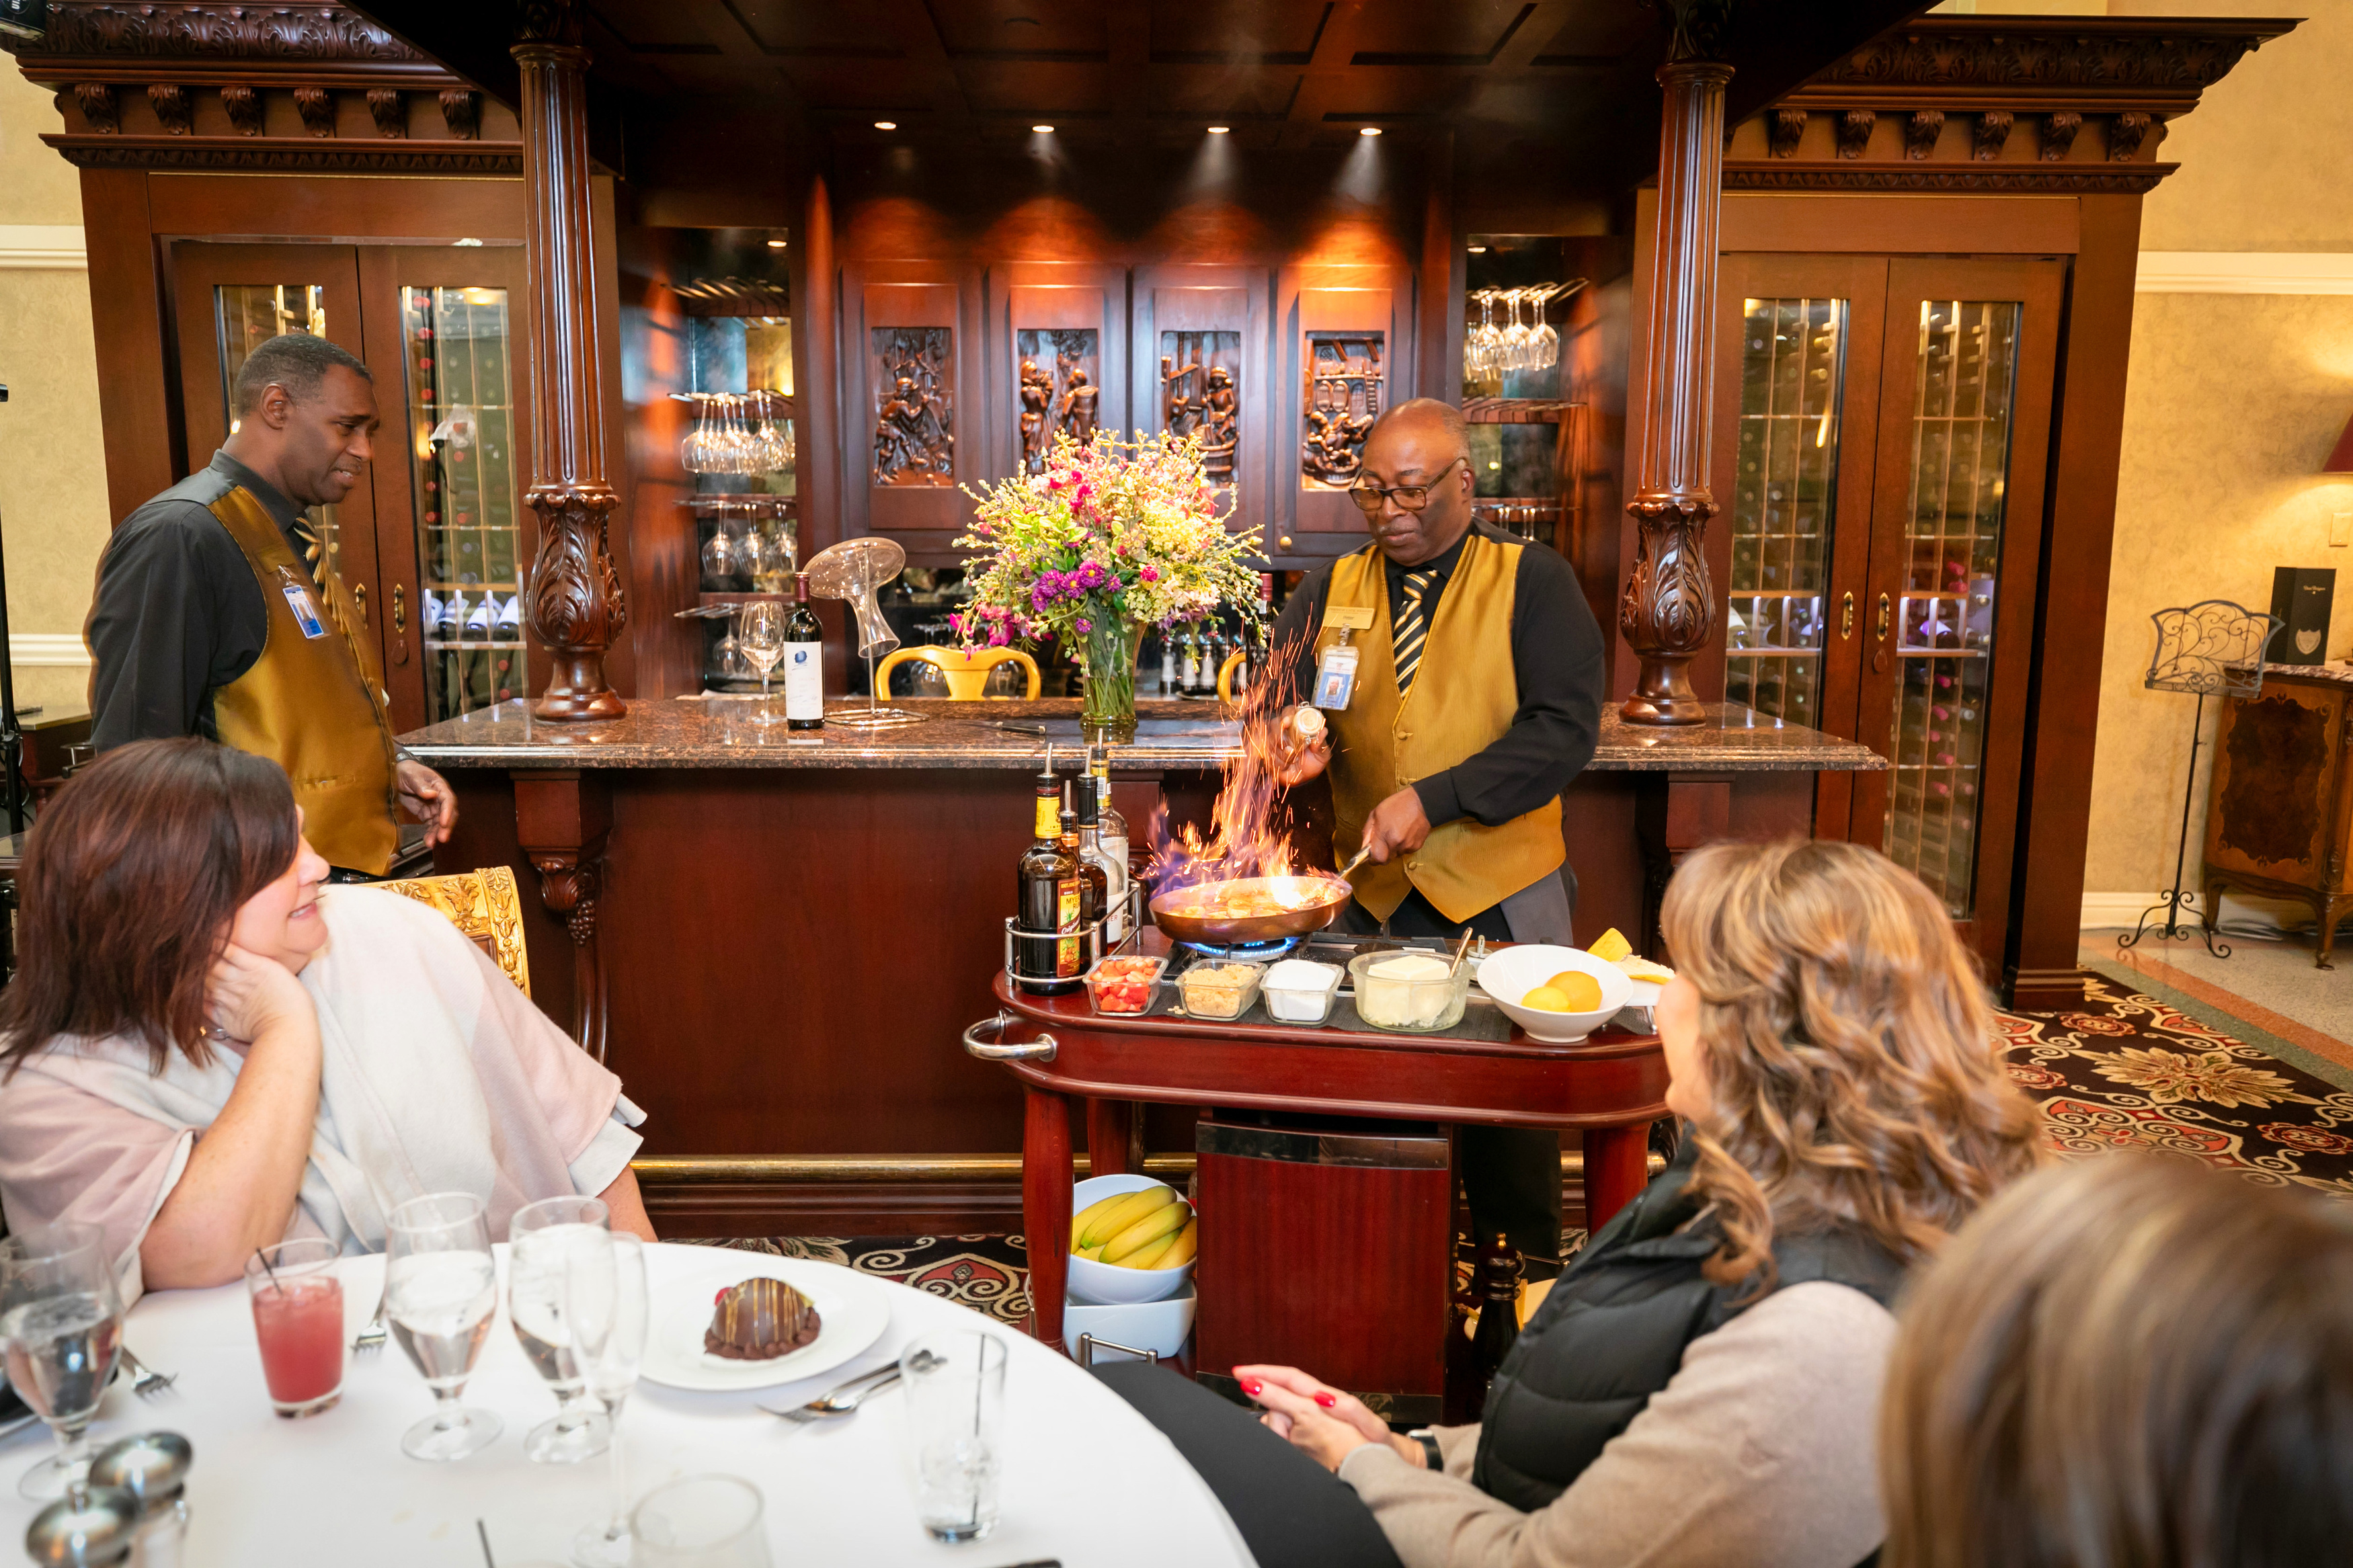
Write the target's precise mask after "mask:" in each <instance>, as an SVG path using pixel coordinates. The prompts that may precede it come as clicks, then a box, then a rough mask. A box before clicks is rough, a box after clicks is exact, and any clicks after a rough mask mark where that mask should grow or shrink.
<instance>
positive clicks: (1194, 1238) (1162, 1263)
mask: <svg viewBox="0 0 2353 1568" xmlns="http://www.w3.org/2000/svg"><path fill="white" fill-rule="evenodd" d="M1200 1246H1201V1216H1200V1215H1194V1216H1193V1217H1192V1218H1191V1219H1188V1220H1187V1221H1186V1222H1185V1228H1184V1229H1183V1230H1180V1231H1178V1232H1177V1233H1176V1240H1174V1241H1172V1242H1170V1243H1169V1244H1168V1250H1167V1251H1166V1252H1164V1253H1162V1254H1161V1255H1160V1258H1159V1260H1158V1261H1157V1262H1155V1263H1154V1264H1153V1267H1154V1268H1183V1267H1184V1266H1185V1265H1187V1263H1190V1262H1192V1261H1193V1255H1194V1253H1196V1252H1197V1251H1198V1250H1199V1249H1200Z"/></svg>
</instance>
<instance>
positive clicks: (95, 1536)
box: [25, 1481, 139, 1568]
mask: <svg viewBox="0 0 2353 1568" xmlns="http://www.w3.org/2000/svg"><path fill="white" fill-rule="evenodd" d="M138 1526H139V1500H138V1499H137V1498H135V1497H133V1496H132V1495H131V1493H130V1492H128V1491H126V1490H124V1489H122V1488H121V1487H94V1486H91V1485H90V1484H89V1483H87V1482H85V1481H76V1482H75V1483H74V1484H73V1485H72V1486H70V1487H69V1488H67V1489H66V1495H65V1496H63V1497H61V1498H59V1499H58V1500H57V1501H55V1502H53V1503H51V1504H49V1506H48V1507H47V1508H45V1509H43V1510H41V1511H40V1512H38V1513H37V1514H35V1515H34V1516H33V1522H32V1525H31V1527H30V1528H29V1529H27V1530H26V1531H25V1553H26V1556H28V1557H30V1558H32V1560H33V1561H34V1562H36V1563H41V1564H43V1565H44V1568H111V1565H113V1564H116V1563H128V1562H130V1560H131V1548H132V1543H133V1542H134V1539H135V1537H136V1533H137V1531H138Z"/></svg>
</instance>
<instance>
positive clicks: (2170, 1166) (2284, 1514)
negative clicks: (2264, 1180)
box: [1879, 1155, 2353, 1568]
mask: <svg viewBox="0 0 2353 1568" xmlns="http://www.w3.org/2000/svg"><path fill="white" fill-rule="evenodd" d="M1902 1318H1903V1326H1902V1328H1901V1330H1900V1331H1898V1333H1897V1336H1896V1342H1895V1353H1894V1357H1893V1358H1892V1359H1891V1361H1890V1362H1889V1363H1888V1368H1887V1392H1886V1397H1885V1399H1884V1401H1883V1404H1882V1405H1881V1406H1880V1429H1879V1452H1880V1474H1881V1479H1882V1482H1883V1489H1884V1492H1885V1496H1886V1503H1887V1551H1886V1554H1885V1562H1886V1563H1887V1568H2304V1565H2305V1564H2307V1563H2342V1562H2343V1561H2345V1558H2346V1555H2347V1552H2348V1544H2347V1543H2348V1542H2353V1213H2348V1210H2347V1208H2346V1206H2345V1205H2343V1204H2342V1203H2332V1202H2329V1201H2327V1199H2325V1198H2323V1197H2322V1196H2321V1195H2320V1194H2316V1193H2310V1192H2299V1191H2295V1190H2293V1189H2287V1188H2265V1187H2256V1186H2253V1185H2250V1184H2248V1183H2246V1182H2244V1181H2242V1180H2240V1179H2239V1178H2238V1177H2237V1176H2235V1175H2232V1174H2228V1173H2221V1172H2216V1171H2210V1170H2207V1169H2204V1168H2203V1167H2201V1166H2200V1165H2198V1164H2196V1163H2192V1162H2190V1161H2188V1160H2179V1159H2175V1158H2169V1157H2168V1158H2160V1157H2158V1156H2156V1155H2113V1156H2103V1157H2100V1158H2097V1159H2092V1160H2085V1161H2083V1162H2080V1163H2073V1164H2069V1165H2065V1166H2063V1167H2061V1168H2059V1169H2057V1170H2053V1171H2048V1172H2045V1173H2042V1174H2041V1175H2038V1176H2036V1177H2034V1178H2033V1179H2032V1180H2031V1181H2026V1182H2021V1183H2020V1184H2018V1185H2017V1186H2015V1187H2012V1188H2011V1189H2010V1191H2008V1192H2006V1193H2004V1194H2001V1196H2000V1197H1999V1198H1997V1199H1995V1200H1994V1201H1993V1202H1992V1203H1990V1204H1988V1205H1986V1206H1985V1207H1984V1208H1983V1209H1982V1210H1980V1211H1979V1212H1978V1215H1977V1217H1976V1218H1974V1219H1972V1220H1970V1221H1969V1223H1968V1225H1967V1226H1963V1227H1962V1230H1961V1233H1960V1235H1959V1236H1958V1237H1955V1238H1954V1241H1953V1245H1952V1246H1951V1247H1947V1248H1946V1249H1945V1252H1944V1254H1943V1255H1942V1256H1941V1257H1939V1258H1937V1259H1936V1262H1935V1263H1934V1264H1932V1265H1931V1266H1930V1267H1928V1268H1926V1269H1925V1270H1923V1271H1922V1274H1921V1276H1920V1279H1919V1280H1918V1281H1917V1283H1915V1285H1914V1287H1913V1288H1912V1290H1911V1292H1910V1294H1909V1295H1908V1296H1907V1298H1906V1299H1905V1304H1904V1310H1903V1313H1902Z"/></svg>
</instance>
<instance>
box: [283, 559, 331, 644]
mask: <svg viewBox="0 0 2353 1568" xmlns="http://www.w3.org/2000/svg"><path fill="white" fill-rule="evenodd" d="M278 578H279V584H278V585H279V587H280V590H281V591H282V592H283V593H284V594H285V595H286V607H287V608H288V609H290V610H291V611H293V612H294V624H295V625H296V626H301V628H302V636H303V637H304V638H305V639H308V638H311V637H325V636H326V635H327V628H326V626H325V624H324V623H323V622H322V621H321V620H320V619H319V611H318V608H317V606H316V605H312V604H311V593H310V590H309V589H307V588H305V587H303V586H302V584H300V583H297V582H296V581H294V574H292V573H291V572H289V571H287V570H286V569H285V568H284V567H282V566H281V567H280V568H279V569H278Z"/></svg>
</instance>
